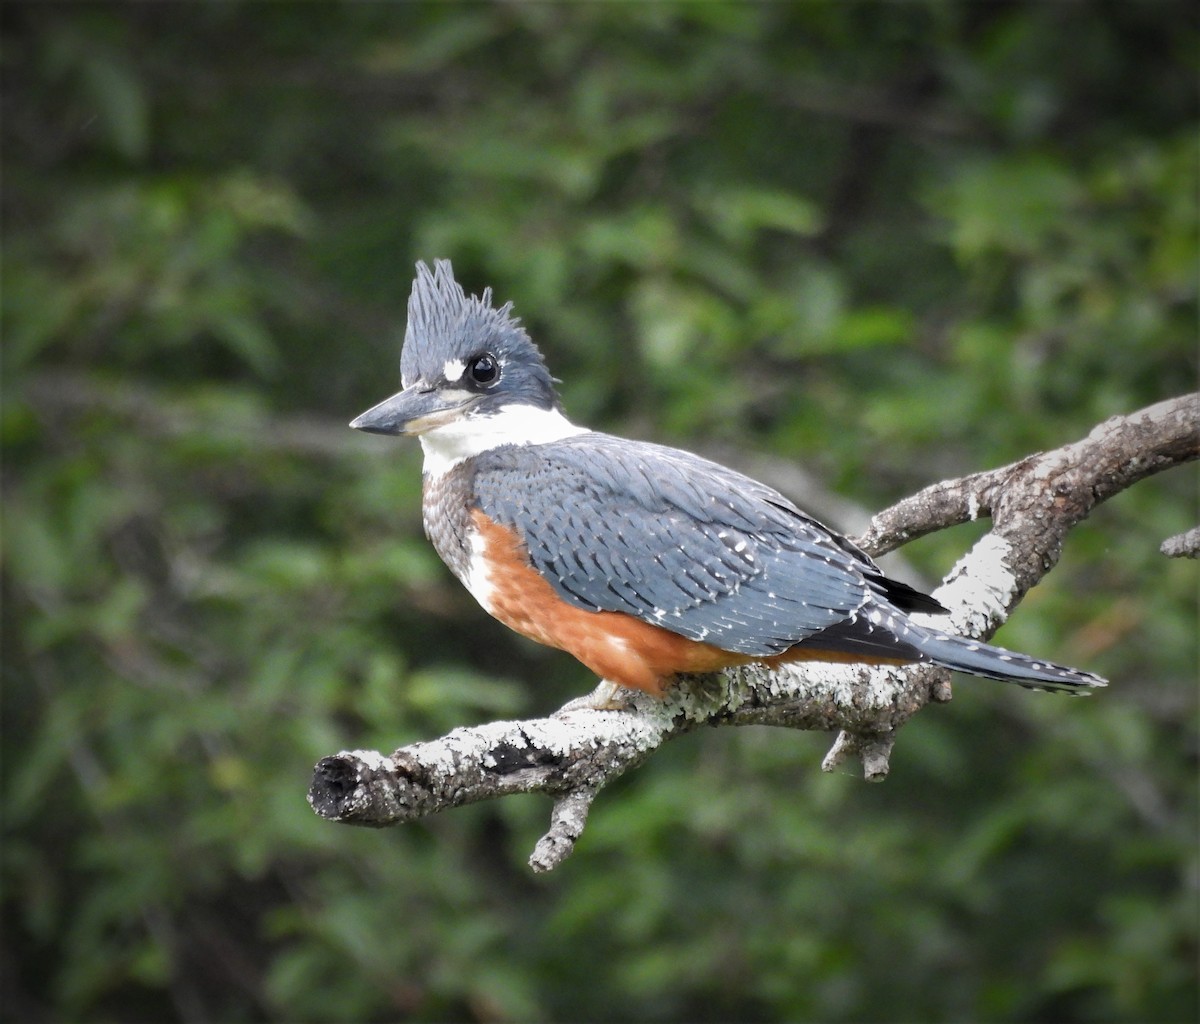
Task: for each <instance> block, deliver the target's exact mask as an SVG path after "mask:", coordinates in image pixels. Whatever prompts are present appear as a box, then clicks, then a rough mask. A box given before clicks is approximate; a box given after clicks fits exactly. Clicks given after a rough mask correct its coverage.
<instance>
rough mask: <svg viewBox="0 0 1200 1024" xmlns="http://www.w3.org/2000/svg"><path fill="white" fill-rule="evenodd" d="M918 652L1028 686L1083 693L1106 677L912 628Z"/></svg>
mask: <svg viewBox="0 0 1200 1024" xmlns="http://www.w3.org/2000/svg"><path fill="white" fill-rule="evenodd" d="M906 639H907V640H909V642H910V643H912V645H913V646H914V647H916V648H917V649H918V650H919V651H920V652H921V654H922V655H923V656H924V657H925V658H928V659H929V660H930V661H935V662H937V663H938V664H939V665H944V666H945V667H946V668H952V669H954V670H955V671H957V672H966V673H968V674H970V675H974V676H986V677H987V678H988V679H999V680H1002V681H1003V682H1006V683H1017V684H1018V685H1019V686H1025V687H1028V688H1029V689H1031V690H1053V691H1056V692H1059V693H1073V694H1086V693H1088V692H1090V691H1091V690H1092V689H1093V688H1095V687H1097V686H1107V685H1108V681H1107V680H1105V679H1103V678H1101V677H1100V676H1098V675H1095V674H1094V673H1092V672H1083V671H1081V670H1080V669H1077V668H1068V667H1067V666H1066V665H1056V664H1055V663H1054V662H1052V661H1043V660H1042V659H1041V658H1031V657H1030V656H1029V655H1028V654H1018V653H1017V652H1016V651H1006V650H1005V649H1004V648H1003V647H993V646H992V645H991V644H985V643H981V642H980V641H978V640H972V639H970V638H969V637H963V636H953V635H951V634H949V633H939V632H935V631H933V630H922V631H921V633H920V634H917V633H916V632H915V631H914V632H913V633H910V634H909V636H908V637H906Z"/></svg>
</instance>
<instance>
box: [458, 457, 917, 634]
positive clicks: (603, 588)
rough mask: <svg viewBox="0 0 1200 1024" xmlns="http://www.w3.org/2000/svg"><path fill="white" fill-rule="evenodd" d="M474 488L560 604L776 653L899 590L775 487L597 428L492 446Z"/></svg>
mask: <svg viewBox="0 0 1200 1024" xmlns="http://www.w3.org/2000/svg"><path fill="white" fill-rule="evenodd" d="M474 489H475V493H476V495H477V500H478V502H479V505H480V508H481V510H482V511H483V512H484V513H485V514H486V515H487V516H488V517H489V518H491V519H493V520H495V521H497V522H499V523H501V524H503V525H505V526H508V527H511V528H513V529H515V530H516V531H517V533H518V534H519V535H520V537H521V538H522V540H523V541H524V543H525V546H526V548H527V549H528V552H529V558H530V560H531V562H532V563H533V566H534V567H535V568H536V569H537V570H538V572H540V573H541V574H542V575H543V576H545V578H546V579H547V580H549V581H550V583H551V584H552V585H553V586H554V588H555V590H556V591H557V592H558V594H559V595H560V596H561V597H563V598H564V599H565V600H566V601H568V602H570V603H571V604H573V605H575V606H576V607H579V608H586V609H590V610H603V611H614V612H624V613H626V614H629V615H634V616H636V617H637V618H639V619H642V620H643V621H645V622H650V623H653V624H655V625H659V626H662V627H664V628H666V629H669V630H671V631H672V632H675V633H679V634H681V635H683V636H686V637H689V638H691V639H694V640H703V641H705V642H707V643H710V644H714V645H715V646H717V647H720V648H722V649H724V650H728V651H736V652H737V653H739V654H746V655H750V656H755V657H765V656H769V655H771V654H778V653H780V652H782V651H785V650H787V649H788V648H789V647H792V646H794V645H795V644H797V643H799V642H800V641H802V640H804V639H806V638H807V637H810V636H812V635H813V634H815V633H819V632H821V631H822V630H827V629H829V628H830V627H832V626H836V625H837V624H838V623H842V622H845V621H846V620H847V619H850V618H853V617H854V616H855V613H856V612H857V611H859V610H861V609H862V608H863V607H864V605H866V604H867V603H868V602H870V601H872V600H873V599H876V598H881V597H882V598H885V599H886V597H887V596H888V595H889V587H892V588H896V587H899V588H900V589H901V590H902V591H907V590H908V588H906V587H904V586H903V585H902V584H894V583H892V581H890V580H885V579H884V578H883V576H882V574H881V573H880V571H879V569H878V568H877V567H876V566H875V565H874V563H872V562H871V560H870V559H869V558H867V556H866V555H865V554H863V553H862V552H860V551H858V550H857V549H856V548H854V547H853V546H852V545H851V544H849V542H848V541H845V540H844V539H842V538H840V537H837V535H835V534H833V533H831V532H830V531H829V530H827V529H826V528H825V527H824V526H822V525H821V524H819V523H817V522H816V521H815V520H813V519H811V518H810V517H808V516H806V515H805V514H804V513H803V512H801V511H800V510H799V509H797V508H796V507H795V506H794V505H793V504H792V503H791V502H790V501H788V500H787V499H786V498H785V497H783V496H782V495H781V494H779V493H778V492H777V491H774V490H772V489H771V488H769V487H767V486H766V485H765V484H761V483H758V482H757V481H754V480H752V479H750V478H749V477H746V476H743V475H742V474H740V473H736V472H734V471H733V470H731V469H727V468H725V467H724V466H720V465H718V464H716V463H713V462H710V461H708V460H706V459H702V458H700V457H699V456H696V455H691V454H689V453H687V452H683V451H678V450H676V449H673V448H664V447H661V446H659V445H653V444H647V443H642V442H634V441H626V440H623V439H620V438H615V437H611V436H609V435H606V434H600V433H587V434H581V435H578V436H575V437H571V438H568V439H565V440H562V441H555V442H552V443H549V444H541V445H533V446H527V447H503V448H497V449H494V450H493V451H491V452H488V453H486V454H484V455H482V456H480V457H479V458H478V459H477V460H476V473H475V480H474ZM926 600H928V599H926ZM934 607H936V605H934Z"/></svg>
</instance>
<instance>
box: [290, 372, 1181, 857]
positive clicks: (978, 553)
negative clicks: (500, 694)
mask: <svg viewBox="0 0 1200 1024" xmlns="http://www.w3.org/2000/svg"><path fill="white" fill-rule="evenodd" d="M1198 456H1200V395H1197V394H1191V395H1184V396H1181V397H1179V398H1175V399H1172V400H1170V401H1167V402H1162V403H1159V404H1157V405H1153V406H1150V407H1148V408H1146V409H1143V410H1141V411H1139V412H1136V413H1132V414H1130V415H1128V416H1116V417H1113V418H1111V419H1109V420H1106V421H1105V422H1104V423H1101V424H1100V425H1099V426H1097V427H1096V428H1095V429H1094V430H1092V431H1091V432H1090V433H1089V434H1088V435H1087V437H1085V438H1083V439H1081V440H1079V441H1076V442H1074V443H1073V444H1068V445H1065V446H1064V447H1062V448H1058V449H1055V450H1053V451H1050V452H1042V453H1038V454H1035V455H1030V456H1028V457H1027V458H1025V459H1022V460H1021V461H1020V462H1016V463H1013V464H1012V465H1010V466H1004V467H1002V468H1000V469H994V470H989V471H987V472H983V473H975V474H972V475H970V476H967V477H963V478H961V479H959V480H950V481H945V482H943V483H939V484H935V485H933V486H932V487H928V488H926V489H925V490H923V491H921V492H920V493H919V494H916V495H913V496H912V497H910V498H906V499H905V500H904V501H901V502H900V503H898V504H897V505H895V506H893V507H892V508H889V509H887V510H885V511H883V512H881V513H880V514H879V515H877V516H876V517H875V518H874V519H873V520H872V522H871V525H870V527H869V529H868V530H867V532H866V533H865V534H864V535H863V536H862V537H861V538H860V539H859V544H860V545H861V546H862V547H863V548H864V549H865V550H867V551H868V552H869V553H870V554H873V555H879V554H882V553H884V552H886V551H890V550H892V549H894V548H896V547H899V546H900V545H902V544H904V543H905V542H907V541H908V540H911V539H913V538H915V537H919V536H923V535H924V534H927V533H931V532H933V531H935V530H939V529H944V528H946V527H948V526H954V525H956V524H958V523H962V522H966V521H967V520H970V519H974V518H977V517H979V516H984V515H986V516H990V517H991V518H992V521H993V528H992V530H991V532H990V533H988V534H987V535H986V536H985V537H984V538H983V539H982V540H980V541H979V542H978V543H977V544H976V545H975V546H974V547H973V548H972V549H971V550H970V551H969V552H968V553H967V554H966V555H965V556H964V557H963V558H962V559H960V560H959V562H958V564H957V565H955V566H954V568H953V569H952V570H951V571H950V573H949V574H948V575H947V577H946V579H945V581H944V582H943V584H942V586H941V587H939V588H938V589H937V590H936V591H935V596H936V597H937V598H938V599H939V600H940V601H941V602H942V604H943V605H945V606H946V608H947V609H949V612H950V619H951V623H952V626H953V629H954V630H955V631H957V632H959V633H962V634H963V635H969V636H973V637H976V638H980V639H986V638H988V637H990V636H991V635H992V634H993V633H994V632H995V631H996V629H997V628H999V626H1000V625H1001V624H1002V623H1003V622H1004V621H1005V619H1006V618H1007V617H1008V615H1009V613H1010V612H1011V611H1012V609H1013V608H1014V607H1015V606H1016V604H1017V603H1018V602H1019V601H1020V599H1021V597H1022V596H1023V595H1024V594H1025V593H1026V592H1027V591H1028V590H1029V589H1030V588H1031V587H1033V586H1034V585H1035V584H1036V583H1037V582H1038V580H1040V579H1041V578H1042V576H1044V575H1045V574H1046V573H1047V572H1049V571H1050V569H1052V568H1053V567H1054V565H1055V564H1056V563H1057V561H1058V558H1059V555H1060V553H1061V551H1062V544H1063V539H1064V538H1065V537H1066V534H1067V533H1068V531H1069V530H1070V529H1071V528H1072V527H1073V526H1074V525H1075V524H1077V523H1078V522H1079V521H1080V520H1082V519H1083V518H1085V517H1086V516H1087V515H1088V514H1089V513H1090V512H1091V510H1092V509H1093V508H1094V507H1095V506H1096V505H1097V504H1098V503H1100V502H1101V501H1104V500H1105V499H1106V498H1109V497H1111V496H1112V495H1114V494H1117V493H1119V492H1120V491H1122V490H1124V489H1125V488H1127V487H1129V486H1131V485H1132V484H1134V483H1136V482H1137V481H1138V480H1141V479H1143V478H1144V477H1146V476H1149V475H1151V474H1153V473H1157V472H1161V471H1162V470H1165V469H1169V468H1171V467H1172V466H1177V465H1180V464H1182V463H1184V462H1187V461H1189V460H1192V459H1196V458H1197V457H1198ZM942 624H944V620H942ZM949 699H950V686H949V673H948V672H947V671H946V670H944V669H939V668H936V667H932V666H904V667H889V668H868V667H864V666H846V665H832V664H819V663H814V662H809V663H804V664H796V665H788V666H783V667H781V668H777V669H768V668H766V667H765V666H761V665H750V666H746V667H744V668H738V669H731V670H729V671H728V672H726V673H723V674H721V675H718V676H705V677H689V678H685V679H681V680H680V681H679V683H678V685H677V686H675V687H674V688H673V689H672V690H671V692H670V693H669V694H668V696H667V698H666V699H665V700H657V699H655V698H653V697H649V696H647V695H645V694H642V693H638V692H632V691H626V690H619V691H614V690H613V689H612V688H611V687H610V686H609V685H608V684H601V688H600V689H599V690H598V691H597V692H596V694H593V695H592V697H591V698H587V699H584V700H577V701H572V702H571V703H570V704H568V705H566V706H565V707H564V708H562V709H560V710H559V711H558V712H556V713H555V714H553V715H551V716H549V717H548V718H541V719H528V720H525V721H512V722H491V723H488V724H486V725H481V726H472V727H467V728H461V729H455V730H454V731H453V732H451V733H449V734H448V735H446V736H444V737H442V738H441V739H437V740H431V741H429V742H425V743H416V744H412V745H411V746H407V747H403V748H401V749H400V750H397V751H395V752H394V753H393V754H391V755H383V754H381V753H376V752H373V751H349V752H343V753H340V754H335V755H333V756H331V757H326V758H324V759H322V760H321V761H320V762H319V763H318V764H317V766H316V769H315V771H314V774H313V779H312V785H311V787H310V790H309V802H310V803H311V804H312V807H313V809H314V810H315V811H316V812H317V813H318V814H320V815H321V816H322V817H325V818H328V819H330V820H332V821H340V822H344V823H347V824H356V825H367V826H373V827H381V826H385V825H393V824H398V823H400V822H404V821H412V820H414V819H416V818H420V817H423V816H425V815H428V814H433V813H435V812H437V811H441V810H446V809H447V808H450V807H457V806H460V805H462V804H467V803H473V802H477V801H480V800H488V799H492V798H494V797H499V796H504V795H507V794H509V793H528V792H535V791H538V792H544V793H547V794H548V795H550V796H551V797H552V798H553V799H554V805H553V810H552V813H551V824H550V829H549V831H548V832H547V834H546V835H545V836H544V837H543V838H542V839H541V840H540V841H539V842H538V844H537V847H536V848H535V850H534V853H533V855H532V857H531V858H530V863H531V865H532V867H533V868H534V870H537V871H549V870H551V869H552V868H554V867H555V866H556V865H558V864H559V863H561V862H562V861H563V860H564V859H565V858H566V857H567V856H569V855H570V853H571V850H572V849H573V848H574V844H575V841H576V840H577V839H578V838H579V836H580V834H581V833H582V831H583V828H584V825H585V823H586V821H587V815H588V811H589V809H590V806H591V803H592V800H593V799H594V797H595V796H596V794H597V793H598V792H599V791H600V790H601V789H603V788H604V786H606V785H608V784H609V783H610V782H612V781H613V780H614V779H616V778H617V777H619V776H620V775H622V774H623V773H624V772H626V771H628V770H629V769H630V768H633V767H635V766H636V765H638V764H640V763H641V762H642V761H644V760H645V759H646V758H647V757H649V756H650V754H652V753H653V752H654V750H656V749H657V748H658V747H659V746H661V745H662V744H663V743H664V742H666V741H667V740H669V739H671V738H673V737H674V736H677V735H680V734H681V733H685V732H689V731H691V730H692V729H695V728H697V727H698V726H700V725H748V724H755V725H777V726H783V727H786V728H793V729H821V730H837V731H838V736H837V739H836V740H835V742H834V745H833V748H832V749H831V750H830V752H829V754H828V755H827V756H826V758H825V761H824V763H823V767H824V768H825V769H826V770H829V769H831V768H833V767H834V766H836V765H837V764H840V763H841V762H843V761H844V760H845V759H846V758H847V757H849V756H855V757H858V758H859V759H860V760H861V762H862V764H863V771H864V775H865V777H866V778H868V779H870V780H878V779H882V778H884V777H885V776H886V775H887V771H888V758H889V754H890V752H891V749H892V745H893V743H894V742H895V737H896V731H897V730H898V729H899V728H900V726H901V725H903V724H904V722H905V721H907V720H908V719H909V718H910V717H911V716H912V715H913V714H915V713H916V712H917V711H919V710H920V709H921V708H922V707H923V706H924V705H925V704H926V703H929V702H930V701H934V702H943V701H947V700H949ZM597 705H599V706H604V705H608V706H610V707H611V710H597V707H596V706H597Z"/></svg>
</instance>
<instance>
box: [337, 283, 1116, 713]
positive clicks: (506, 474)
mask: <svg viewBox="0 0 1200 1024" xmlns="http://www.w3.org/2000/svg"><path fill="white" fill-rule="evenodd" d="M408 308H409V319H408V329H407V332H406V334H405V340H404V350H403V352H402V355H401V375H402V378H403V382H404V386H405V389H404V391H402V392H401V393H399V394H397V395H394V396H392V397H391V398H389V399H387V400H385V401H383V402H381V403H379V404H378V405H377V406H375V407H374V408H372V409H370V410H368V411H367V412H366V413H363V415H362V416H360V417H358V418H357V419H356V420H355V421H354V423H353V424H352V425H353V426H355V427H358V428H359V429H362V430H369V431H373V432H375V433H383V434H418V435H420V436H421V441H422V445H423V447H424V448H425V453H426V469H427V478H426V493H425V525H426V530H427V532H428V533H429V536H430V538H431V540H432V541H433V542H434V545H435V546H436V547H437V550H438V552H439V554H441V556H442V557H443V559H445V561H446V562H447V564H448V565H450V566H451V568H452V569H453V570H454V571H455V573H456V574H457V575H458V576H459V577H460V578H461V579H463V580H464V582H467V583H468V585H471V584H472V583H475V584H476V585H477V586H484V587H485V589H486V586H487V585H488V584H487V582H486V579H485V580H484V582H483V583H480V582H479V581H477V580H473V579H472V573H473V572H475V569H474V568H473V567H472V559H473V558H474V557H475V554H476V553H475V551H474V549H473V547H472V534H473V530H474V525H473V519H472V513H473V511H474V510H479V511H482V512H483V513H484V514H485V515H486V516H487V517H488V518H489V519H491V520H492V521H494V522H495V523H498V524H500V525H502V526H504V527H507V528H509V529H511V530H512V531H514V532H515V533H516V535H517V536H518V538H519V539H520V541H521V545H522V550H523V551H524V552H525V554H526V556H527V557H528V559H529V562H530V564H531V566H532V567H533V568H534V569H535V570H536V571H537V572H538V573H540V574H541V575H542V576H543V577H544V578H545V579H546V580H547V581H548V582H549V583H550V585H551V587H552V588H553V590H554V592H555V593H556V594H557V596H558V597H559V598H561V599H562V600H563V601H564V602H566V603H567V604H569V605H571V606H573V607H575V608H578V609H583V610H586V611H604V612H618V613H622V614H625V615H629V616H633V617H635V618H637V619H639V620H641V621H643V622H646V623H650V624H652V625H655V626H660V627H662V628H663V629H665V630H669V631H671V632H673V633H675V634H678V635H680V636H683V637H687V638H689V639H691V640H696V641H702V642H704V643H707V644H710V645H712V646H714V647H717V648H719V649H721V650H725V651H729V652H731V653H732V654H736V655H739V656H743V657H747V658H751V659H753V658H768V657H772V656H775V655H780V654H784V653H786V652H788V651H790V650H792V649H793V648H796V647H797V646H800V647H807V648H809V649H810V650H812V651H813V652H830V653H834V654H845V655H849V656H851V657H852V658H861V659H862V660H872V659H876V658H894V659H898V660H902V661H932V662H936V663H938V664H941V665H945V666H947V667H949V668H954V669H958V670H959V671H962V672H969V673H972V674H976V675H984V676H989V677H991V678H995V679H1003V680H1007V681H1011V682H1017V683H1020V684H1021V685H1024V686H1030V687H1034V688H1041V689H1061V690H1068V691H1071V692H1085V691H1086V689H1087V688H1089V687H1093V686H1103V685H1104V680H1102V679H1100V677H1098V676H1095V675H1092V674H1091V673H1088V672H1081V671H1078V670H1076V669H1071V668H1067V667H1065V666H1061V665H1054V664H1052V663H1050V662H1044V661H1039V660H1037V659H1034V658H1030V657H1028V656H1027V655H1023V654H1017V653H1015V652H1011V651H1006V650H1003V649H1002V648H998V647H993V646H990V645H988V644H984V643H978V642H975V641H973V640H969V639H966V638H963V637H958V636H953V635H950V634H948V633H945V632H942V631H940V630H938V629H936V628H931V627H929V626H927V625H922V624H918V623H917V622H915V621H914V620H913V619H912V618H910V616H909V614H908V613H910V612H927V613H929V612H932V613H936V612H941V611H944V609H943V608H942V607H941V606H940V605H939V604H938V603H937V602H936V601H935V600H934V599H933V598H931V597H928V596H927V595H925V594H922V593H920V592H918V591H916V590H914V589H912V588H911V587H909V586H907V585H906V584H904V583H900V582H898V581H896V580H890V579H888V578H887V577H886V576H884V575H883V573H882V572H881V570H880V569H879V567H878V566H877V565H876V564H875V563H874V562H873V561H872V560H871V559H870V558H869V557H867V555H866V554H865V553H864V552H862V551H860V550H859V549H858V548H857V547H855V546H854V544H852V543H851V542H850V541H849V540H847V539H846V538H845V537H842V536H841V535H839V534H837V533H835V532H834V531H832V530H830V529H828V528H827V527H825V526H823V525H822V524H821V523H819V522H817V521H816V520H815V519H813V518H812V517H810V516H808V515H807V514H805V513H804V512H802V511H801V510H800V509H799V508H797V507H796V506H795V505H794V504H793V503H792V502H790V501H789V500H788V499H787V498H786V497H784V496H783V495H782V494H780V493H779V492H778V491H775V490H773V489H772V488H770V487H768V486H766V485H765V484H762V483H759V482H758V481H756V480H752V479H750V478H749V477H746V476H743V475H742V474H740V473H737V472H735V471H733V470H731V469H727V468H726V467H724V466H721V465H718V464H717V463H714V462H710V461H708V460H707V459H702V458H700V457H698V456H696V455H692V454H690V453H688V452H684V451H679V450H677V449H674V448H665V447H663V446H661V445H654V444H647V443H644V442H639V441H628V440H625V439H623V438H617V437H612V436H610V435H607V434H601V433H595V432H588V431H581V430H580V428H575V427H573V426H572V425H571V424H570V423H569V422H568V421H567V420H566V419H565V418H563V417H562V416H561V404H560V402H559V398H558V395H557V392H556V391H555V389H554V381H553V378H552V377H551V376H550V372H549V370H548V369H547V368H546V365H545V363H544V361H543V359H542V356H541V353H540V352H539V351H538V349H537V347H536V346H535V345H534V344H533V342H532V341H531V340H530V339H529V336H528V335H527V334H526V333H525V331H524V329H523V328H522V327H521V325H520V321H518V320H517V319H516V318H515V317H514V316H513V315H512V307H511V305H510V304H506V305H504V306H501V307H500V308H498V309H497V308H494V307H493V306H492V302H491V292H490V290H488V291H485V292H484V293H483V296H482V297H481V298H474V297H468V296H467V295H466V293H465V292H464V291H463V289H462V288H461V287H460V286H459V284H458V283H457V282H456V281H455V280H454V276H453V272H452V270H451V268H450V264H449V263H448V262H446V261H444V260H439V261H437V262H436V263H435V265H434V269H433V270H430V269H429V268H428V267H426V266H425V265H424V264H418V265H417V277H416V280H415V281H414V282H413V290H412V295H411V297H410V299H409V307H408ZM431 466H432V467H433V468H432V470H431V469H430V467H431ZM598 628H599V627H598Z"/></svg>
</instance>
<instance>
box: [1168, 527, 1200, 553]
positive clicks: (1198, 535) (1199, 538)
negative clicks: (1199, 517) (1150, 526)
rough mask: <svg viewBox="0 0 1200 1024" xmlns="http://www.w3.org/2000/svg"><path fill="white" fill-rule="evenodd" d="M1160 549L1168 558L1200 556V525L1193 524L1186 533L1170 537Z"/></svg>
mask: <svg viewBox="0 0 1200 1024" xmlns="http://www.w3.org/2000/svg"><path fill="white" fill-rule="evenodd" d="M1159 550H1160V551H1161V552H1162V553H1163V554H1164V555H1166V556H1167V557H1168V558H1196V557H1197V556H1200V526H1193V527H1192V528H1191V529H1190V530H1187V531H1185V532H1184V533H1179V534H1176V535H1175V536H1174V537H1168V538H1167V539H1166V540H1164V541H1163V542H1162V546H1161V547H1160V548H1159Z"/></svg>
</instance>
